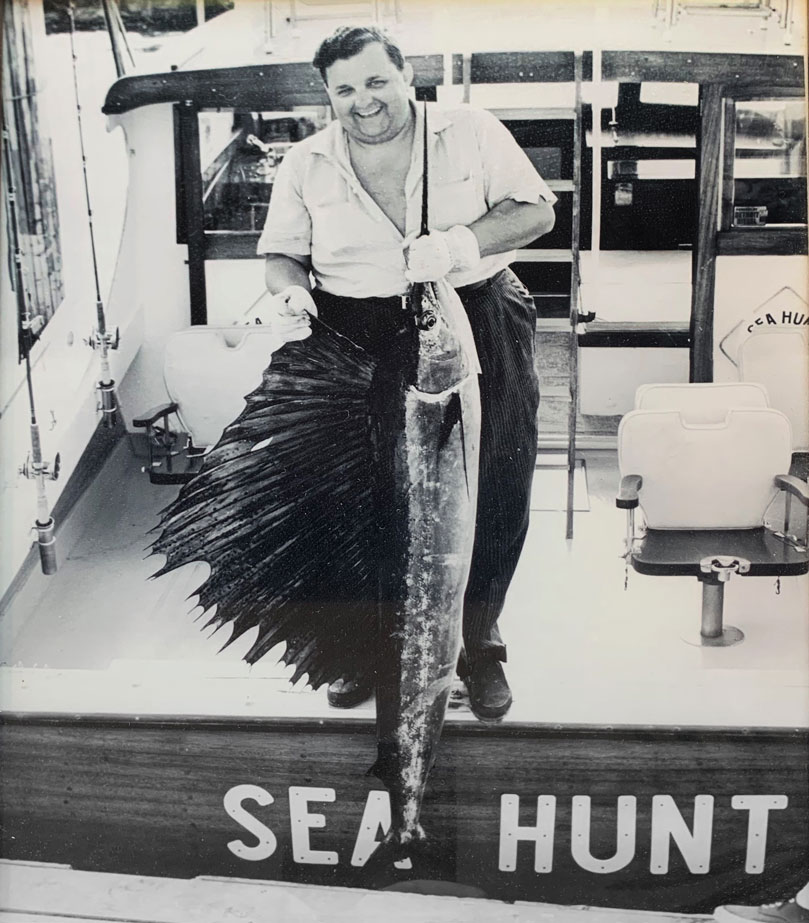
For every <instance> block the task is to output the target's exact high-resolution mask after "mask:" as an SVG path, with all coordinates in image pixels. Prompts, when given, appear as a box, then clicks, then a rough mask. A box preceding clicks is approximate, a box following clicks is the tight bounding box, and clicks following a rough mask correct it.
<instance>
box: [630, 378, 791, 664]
mask: <svg viewBox="0 0 809 923" xmlns="http://www.w3.org/2000/svg"><path fill="white" fill-rule="evenodd" d="M791 451H792V436H791V429H790V424H789V420H788V419H787V418H786V416H785V415H784V414H783V413H781V412H780V411H778V410H774V409H773V408H770V407H768V406H767V395H766V392H765V390H764V388H763V387H762V386H761V385H759V384H747V383H740V384H736V383H734V384H728V385H725V384H691V385H688V384H675V385H668V384H666V385H646V386H644V387H642V388H640V389H639V391H638V394H637V397H636V409H635V410H632V411H631V412H630V413H628V414H626V416H625V417H624V418H623V419H622V421H621V424H620V426H619V429H618V463H619V468H620V472H621V487H620V492H619V495H618V497H617V500H616V503H617V505H618V507H620V508H622V509H626V510H627V513H628V528H627V558H628V560H629V562H630V563H631V564H632V567H633V568H634V569H635V570H636V571H638V572H639V573H642V574H652V575H655V576H694V577H696V578H697V579H698V580H699V581H700V582H701V583H702V624H701V632H700V636H701V642H702V643H703V644H705V645H712V646H721V645H727V644H733V643H736V642H737V641H740V640H741V639H742V638H743V637H744V636H743V634H742V632H741V631H739V630H738V629H736V628H732V627H730V626H728V627H724V626H723V603H724V585H725V583H726V582H727V581H728V580H729V579H730V577H731V576H732V575H733V574H740V575H742V576H750V577H755V576H768V577H773V576H788V575H795V574H804V573H806V572H807V571H808V570H809V555H808V554H807V551H806V548H805V547H800V546H798V547H796V546H795V545H793V544H789V543H788V542H786V541H784V540H783V538H781V537H779V535H777V534H776V533H775V532H773V531H771V530H770V529H768V528H766V527H765V525H764V516H765V512H766V511H767V509H768V507H769V506H770V505H771V504H772V501H773V500H774V498H775V497H776V495H777V493H778V491H779V490H785V491H787V492H789V493H790V494H791V495H793V496H796V497H798V498H799V499H800V501H801V502H802V503H803V504H804V505H805V506H807V505H809V488H807V485H806V483H805V482H802V481H801V480H800V479H798V478H796V477H793V476H790V475H788V474H786V472H787V471H788V470H789V465H790V460H791ZM638 508H640V509H641V510H642V512H643V516H644V519H645V524H646V530H645V534H642V535H636V533H635V510H636V509H638Z"/></svg>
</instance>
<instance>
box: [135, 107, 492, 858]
mask: <svg viewBox="0 0 809 923" xmlns="http://www.w3.org/2000/svg"><path fill="white" fill-rule="evenodd" d="M425 121H426V120H425ZM427 173H428V169H427V145H426V125H425V141H424V179H423V205H422V229H421V230H422V233H427V227H428V220H427V207H428V206H427ZM407 307H408V310H407V312H406V322H405V323H404V325H403V326H402V329H401V330H400V333H399V334H398V336H397V337H396V340H395V342H394V343H393V344H392V345H391V348H390V349H389V350H387V351H386V354H385V357H384V358H383V359H377V358H375V357H373V356H371V355H370V354H369V353H368V352H366V351H365V350H364V349H362V348H361V347H359V346H357V345H356V344H354V343H353V342H351V341H350V340H348V339H346V338H345V337H343V336H341V335H340V334H338V333H336V332H335V331H334V330H332V329H331V328H330V327H328V326H327V325H326V324H324V323H322V322H321V321H319V320H318V319H317V318H312V333H311V335H310V336H309V337H307V338H306V339H304V340H299V341H294V342H289V343H286V344H285V345H284V346H283V347H282V348H280V349H279V350H278V351H277V352H276V353H275V354H274V355H273V356H272V358H271V361H270V363H269V366H268V367H267V369H266V370H265V372H264V374H263V377H262V382H261V384H260V385H259V387H258V388H256V389H255V390H254V391H253V392H252V393H250V394H248V395H247V396H246V398H245V402H246V405H245V408H244V410H243V412H242V413H241V414H240V415H239V417H238V418H237V419H236V420H234V421H233V423H231V424H230V425H229V426H227V427H226V428H225V430H224V432H223V434H222V437H221V439H220V441H219V442H218V444H217V445H216V446H215V447H214V448H213V449H212V450H211V451H210V452H209V454H208V455H207V456H206V458H205V460H204V463H203V465H202V469H201V471H200V473H199V474H197V475H196V476H195V478H194V479H193V480H192V481H190V482H189V483H188V484H186V485H185V486H184V487H183V489H182V490H181V492H180V494H179V495H178V497H177V499H176V500H175V501H174V502H173V503H172V504H170V505H169V506H168V507H167V508H166V509H165V510H164V511H163V513H162V518H161V522H160V525H159V527H158V529H159V532H160V534H159V537H158V538H157V540H156V541H155V542H154V544H153V546H152V551H153V553H156V554H162V555H165V558H166V562H165V565H164V566H163V567H162V568H161V569H160V570H159V571H158V572H157V574H155V575H154V576H159V575H160V574H163V573H166V572H168V571H170V570H173V569H174V568H177V567H180V566H182V565H183V564H186V563H190V562H192V561H199V560H202V561H206V562H207V563H208V564H209V565H210V575H209V577H208V578H207V579H206V580H205V581H204V582H203V583H202V585H201V586H200V587H199V588H198V589H197V590H196V595H197V596H198V605H199V606H201V607H202V609H203V610H204V611H208V610H212V614H211V616H210V619H209V621H208V622H207V625H208V626H210V625H214V626H216V627H220V626H225V625H229V626H230V637H229V639H228V641H227V643H226V645H225V646H227V644H230V643H232V642H233V641H234V640H236V639H237V638H239V637H241V636H242V635H244V634H245V633H246V632H248V631H251V630H255V629H258V630H257V634H256V638H255V641H254V643H253V644H252V646H251V647H250V649H249V650H248V651H247V653H246V655H245V659H246V660H247V661H248V662H249V663H253V662H255V661H256V660H258V659H259V658H260V657H262V656H263V655H264V654H266V653H267V652H268V651H270V650H271V649H272V648H274V647H275V646H276V645H278V644H280V643H281V642H284V644H285V647H284V653H283V655H282V659H283V661H284V662H285V663H286V664H292V665H294V668H295V669H294V673H293V675H292V678H291V679H292V682H293V683H294V682H297V681H298V680H299V679H300V678H302V677H303V676H304V675H306V677H307V681H308V683H309V684H310V685H312V686H313V687H314V688H317V687H319V686H321V685H322V684H324V683H330V682H332V681H334V680H336V679H338V678H347V677H348V678H350V677H353V676H355V675H357V674H359V673H360V672H361V671H367V669H368V664H369V663H374V664H376V676H377V683H376V713H377V717H376V726H377V760H376V763H375V764H374V766H373V767H372V768H371V770H369V771H370V772H372V773H374V774H375V775H376V776H378V778H379V779H380V780H381V781H382V782H383V783H384V785H385V786H386V787H387V789H388V790H389V793H390V803H391V826H390V828H389V831H388V832H387V834H386V837H385V839H384V840H383V843H382V846H380V848H379V851H378V854H377V856H375V857H374V858H375V860H376V861H375V862H374V865H378V864H379V862H380V861H381V860H382V857H383V856H384V857H385V861H394V860H398V859H402V858H407V857H409V856H411V854H413V853H414V852H417V851H418V849H419V848H420V845H421V844H423V842H424V840H425V836H424V832H423V830H422V827H421V824H420V812H421V806H422V800H423V797H424V792H425V788H426V785H427V779H428V774H429V772H430V769H431V766H432V764H433V761H434V759H435V753H436V746H437V744H438V741H439V738H440V735H441V731H442V728H443V723H444V716H445V712H446V708H447V702H448V699H449V695H450V690H451V686H452V682H453V678H454V675H455V670H456V664H457V660H458V656H459V653H460V649H461V643H462V614H463V599H464V590H465V587H466V582H467V578H468V574H469V567H470V562H471V557H472V546H473V541H474V531H475V514H476V506H477V482H478V453H479V444H480V393H479V386H478V373H479V370H480V369H479V365H478V360H477V354H476V352H475V345H474V338H473V335H472V331H471V328H470V326H469V321H468V318H467V316H466V314H465V311H464V308H463V306H462V304H461V302H460V299H459V298H458V296H457V294H456V293H455V291H454V290H453V289H452V288H451V287H450V286H449V284H448V283H447V282H446V281H445V280H440V281H438V282H436V283H421V284H414V285H413V286H412V287H411V290H410V292H409V294H408V298H407Z"/></svg>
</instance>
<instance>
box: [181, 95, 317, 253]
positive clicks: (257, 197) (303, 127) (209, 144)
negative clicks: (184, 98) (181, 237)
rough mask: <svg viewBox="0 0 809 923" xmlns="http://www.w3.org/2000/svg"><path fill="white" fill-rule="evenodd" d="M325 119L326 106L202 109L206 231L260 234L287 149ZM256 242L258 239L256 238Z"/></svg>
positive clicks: (200, 121) (202, 161)
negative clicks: (281, 109)
mask: <svg viewBox="0 0 809 923" xmlns="http://www.w3.org/2000/svg"><path fill="white" fill-rule="evenodd" d="M325 124H326V114H325V109H323V108H311V109H308V110H306V111H303V112H301V111H295V112H241V111H234V110H217V111H210V110H203V111H202V112H200V113H199V148H200V170H201V174H202V201H203V216H204V218H203V224H204V228H205V231H206V234H214V235H216V234H218V233H224V234H228V235H232V234H234V233H237V234H238V233H242V234H243V233H245V232H246V233H247V234H250V235H255V236H256V237H257V236H258V234H260V232H261V230H262V228H263V227H264V222H265V220H266V218H267V208H268V206H269V203H270V195H271V194H272V186H273V182H274V180H275V176H276V173H277V172H278V167H279V166H280V164H281V162H282V161H283V159H284V156H285V154H286V152H287V151H288V150H289V148H290V147H291V146H292V145H293V144H295V143H296V142H297V141H301V140H303V138H307V137H309V135H312V134H314V133H315V132H316V131H318V130H319V129H320V128H322V127H324V126H325ZM254 247H255V243H254Z"/></svg>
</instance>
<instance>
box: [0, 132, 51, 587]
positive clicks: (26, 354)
mask: <svg viewBox="0 0 809 923" xmlns="http://www.w3.org/2000/svg"><path fill="white" fill-rule="evenodd" d="M9 143H10V139H9V134H8V129H7V128H6V126H5V125H3V167H4V169H5V171H6V199H7V201H8V216H9V231H10V233H11V243H12V246H13V248H14V286H15V288H16V290H17V317H18V321H17V336H18V349H19V361H20V362H25V380H26V384H27V386H28V406H29V408H30V413H31V424H30V425H31V451H30V452H29V453H28V456H27V458H26V459H25V464H24V465H23V466H22V467H21V468H20V474H22V475H23V476H24V477H26V478H28V479H29V480H35V481H36V489H37V513H36V520H35V521H34V528H35V529H36V533H37V544H38V545H39V560H40V563H41V564H42V573H43V574H55V573H56V538H55V536H54V532H55V525H56V524H55V522H54V519H53V516H51V515H50V512H49V508H48V496H47V492H46V490H45V482H46V481H55V480H56V479H57V478H58V477H59V467H60V461H59V454H58V453H57V454H56V457H55V458H54V460H53V464H50V463H49V462H45V461H43V460H42V443H41V441H40V438H39V423H38V422H37V414H36V405H35V403H34V386H33V382H32V379H31V349H32V348H33V345H34V343H36V341H37V340H38V339H39V331H40V330H41V329H42V326H43V323H42V316H41V315H37V316H33V315H32V314H31V309H30V304H29V293H28V291H27V289H26V286H25V277H24V274H23V269H22V251H21V250H20V229H19V223H18V219H17V193H16V189H15V187H14V174H13V173H12V170H11V154H10V152H9Z"/></svg>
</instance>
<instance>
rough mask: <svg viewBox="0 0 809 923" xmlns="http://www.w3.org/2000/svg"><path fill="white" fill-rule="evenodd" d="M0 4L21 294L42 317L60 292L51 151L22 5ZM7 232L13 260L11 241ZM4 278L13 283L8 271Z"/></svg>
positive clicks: (25, 9)
mask: <svg viewBox="0 0 809 923" xmlns="http://www.w3.org/2000/svg"><path fill="white" fill-rule="evenodd" d="M3 6H4V10H3V87H4V88H5V92H4V97H3V121H4V124H5V126H6V127H7V129H8V135H9V140H8V153H9V159H10V162H11V177H12V180H13V184H14V188H15V191H16V196H15V198H16V211H17V225H18V229H19V247H20V251H21V253H22V267H23V278H24V283H25V288H26V293H25V294H26V297H27V300H28V305H29V308H30V311H31V313H32V314H33V315H39V316H40V317H41V318H42V321H44V322H45V323H47V321H48V320H49V319H50V318H51V317H52V316H53V313H54V311H55V310H56V308H57V307H58V306H59V304H60V303H61V302H62V300H63V298H64V288H63V280H62V251H61V246H60V241H59V214H58V209H57V204H56V188H55V181H54V168H53V153H52V149H51V139H50V137H49V136H48V135H47V133H46V132H45V131H44V126H43V124H42V120H41V118H40V114H39V107H38V103H37V85H36V77H35V73H34V57H33V50H32V42H31V23H30V19H29V16H30V13H29V9H28V6H27V4H26V3H24V2H20V0H16V2H13V3H6V4H4V5H3ZM4 169H5V168H4ZM5 207H6V209H8V207H9V206H8V202H6V205H5ZM8 217H9V216H8V214H7V215H6V220H7V222H8ZM7 227H10V224H8V223H7ZM8 237H9V241H8V246H9V254H8V259H9V265H10V266H13V252H12V251H13V247H14V242H13V241H12V240H11V239H10V237H11V235H10V234H9V235H8ZM10 278H11V279H12V284H15V285H16V280H15V275H14V272H13V271H11V272H10Z"/></svg>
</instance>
